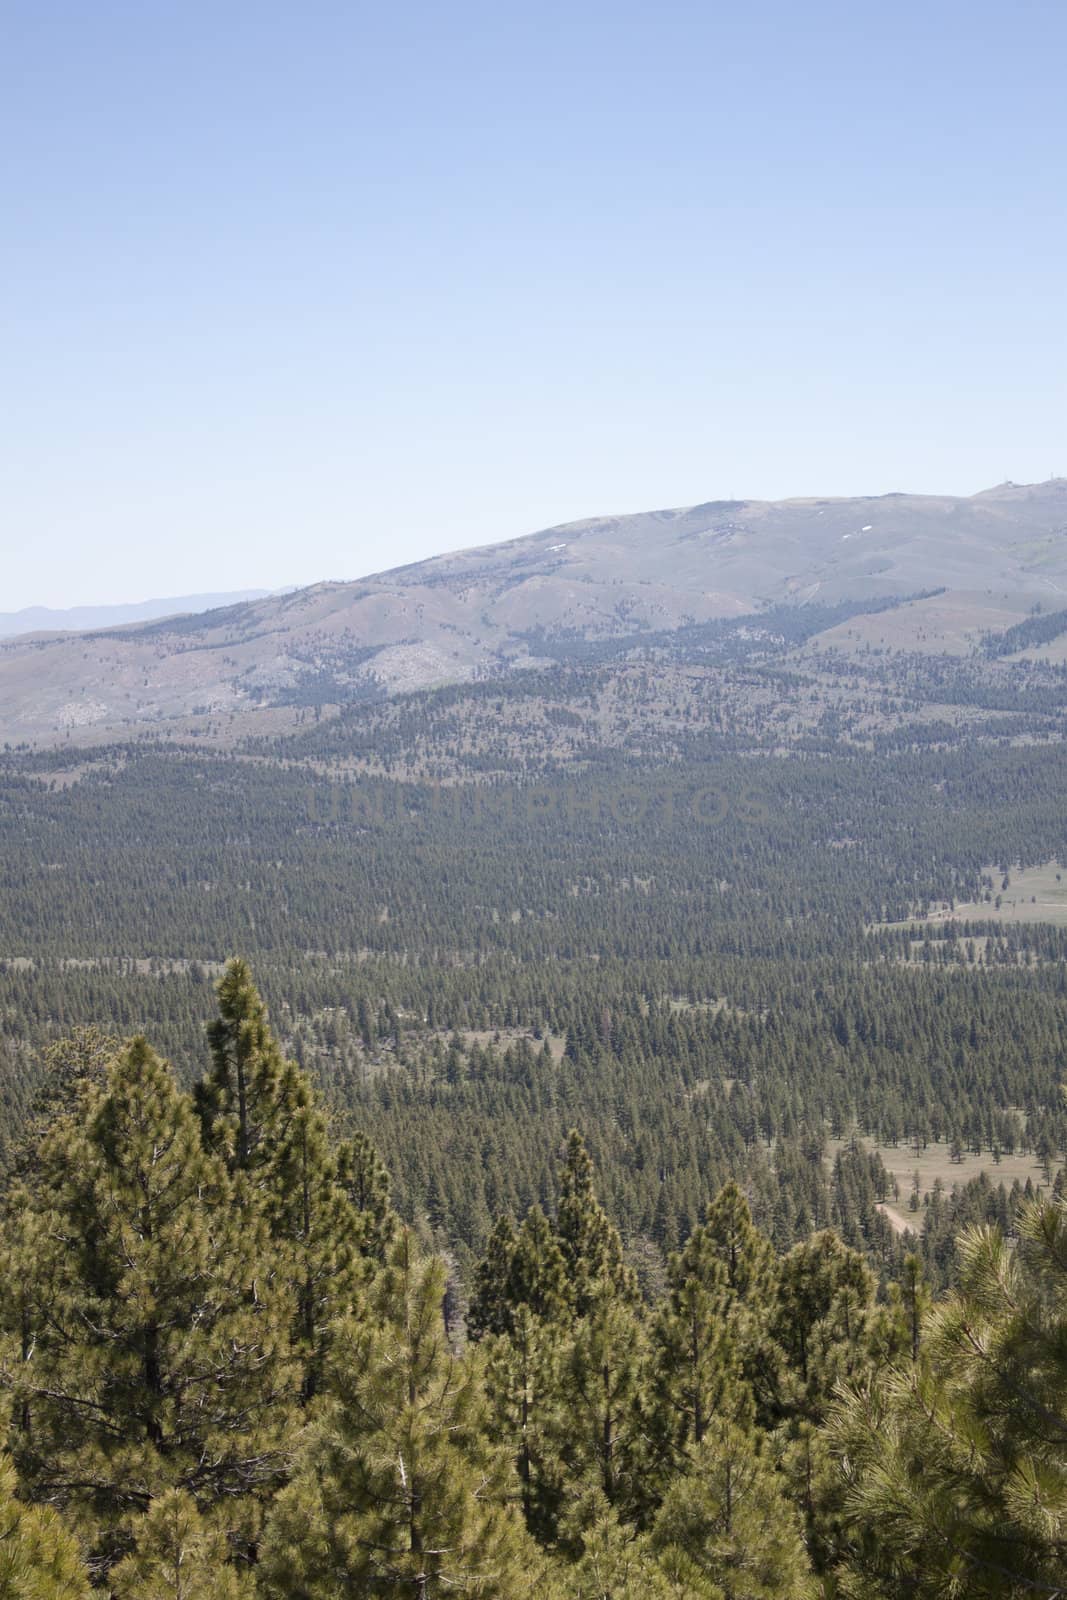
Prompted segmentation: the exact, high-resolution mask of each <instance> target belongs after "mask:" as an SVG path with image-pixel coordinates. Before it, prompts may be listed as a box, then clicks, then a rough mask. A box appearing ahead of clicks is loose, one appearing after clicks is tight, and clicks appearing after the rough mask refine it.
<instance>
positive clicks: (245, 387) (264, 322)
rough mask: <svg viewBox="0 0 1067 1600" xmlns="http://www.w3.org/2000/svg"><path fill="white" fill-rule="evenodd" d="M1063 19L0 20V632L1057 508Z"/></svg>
mask: <svg viewBox="0 0 1067 1600" xmlns="http://www.w3.org/2000/svg"><path fill="white" fill-rule="evenodd" d="M1065 57H1067V5H1064V3H1063V0H1046V3H1039V4H1033V3H1027V0H1013V3H1012V4H1010V5H1009V4H1006V3H1005V0H994V3H990V0H967V3H956V0H924V3H916V0H896V3H887V0H879V3H877V4H875V3H870V0H852V3H850V4H836V3H832V4H831V3H824V0H807V3H805V4H798V3H797V0H774V3H762V4H761V3H759V0H755V3H753V0H730V3H728V4H724V3H720V0H703V3H685V0H661V3H659V4H652V3H647V4H635V3H632V0H613V3H610V4H609V3H600V0H569V3H557V0H536V3H529V4H518V3H511V0H493V3H486V4H469V3H467V0H449V3H447V4H445V3H443V0H440V3H436V4H430V3H426V0H416V3H409V4H405V3H403V0H393V3H392V4H389V3H380V0H377V3H374V4H365V3H363V0H344V3H342V0H336V3H325V0H281V3H279V0H210V3H208V0H127V3H117V0H0V289H2V292H0V519H2V520H0V551H2V559H0V610H11V609H14V608H15V607H17V606H21V605H26V604H30V603H33V602H40V603H44V604H53V605H68V604H74V603H79V602H101V601H122V600H135V599H141V598H144V597H146V596H149V595H160V594H162V595H168V594H180V593H184V592H189V591H194V590H202V589H209V588H210V589H230V588H239V587H247V586H253V585H261V586H264V587H273V586H277V585H282V584H287V583H304V582H312V581H314V580H316V579H319V578H344V577H356V576H359V575H360V574H362V573H366V572H369V571H374V570H377V569H380V568H382V567H386V566H390V565H395V564H396V563H398V562H400V561H405V560H412V559H415V558H418V557H420V556H423V555H429V554H432V553H434V552H437V551H441V550H446V549H451V548H455V547H457V546H461V545H467V544H477V543H484V542H486V541H489V540H492V539H498V538H508V537H511V536H513V535H516V534H519V533H524V532H528V531H531V530H533V529H535V528H538V527H543V526H547V525H549V524H551V523H554V522H557V521H562V520H566V519H570V518H574V517H580V516H586V515H591V514H593V513H597V512H609V511H632V510H639V509H647V508H649V507H652V506H663V505H679V504H685V503H688V502H692V501H696V500H706V499H713V498H721V497H726V496H730V497H747V496H759V497H778V496H784V495H789V494H805V493H828V494H829V493H864V492H870V493H880V492H884V491H887V490H891V489H912V490H944V491H948V492H954V493H971V492H974V491H976V490H978V489H980V488H983V487H986V486H988V485H990V484H992V483H995V482H998V481H1001V480H1003V479H1004V478H1013V479H1015V480H1017V481H1027V480H1030V479H1036V478H1044V477H1047V476H1049V475H1050V474H1052V473H1054V472H1058V473H1063V472H1067V430H1065V421H1067V309H1065V306H1067V296H1065V289H1067V208H1065V205H1064V184H1065V166H1067V161H1065V158H1067V101H1065V95H1064V60H1065Z"/></svg>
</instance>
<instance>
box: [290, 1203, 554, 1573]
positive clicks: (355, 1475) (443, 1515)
mask: <svg viewBox="0 0 1067 1600" xmlns="http://www.w3.org/2000/svg"><path fill="white" fill-rule="evenodd" d="M443 1292H444V1277H443V1273H442V1268H441V1265H440V1263H439V1262H438V1261H435V1260H432V1259H431V1260H419V1259H417V1258H416V1256H415V1254H414V1247H413V1243H412V1239H411V1236H410V1234H409V1233H407V1232H405V1233H403V1234H402V1235H401V1236H400V1237H399V1239H398V1241H397V1243H396V1244H395V1245H394V1247H393V1250H392V1252H391V1254H390V1257H389V1262H388V1265H387V1266H386V1268H385V1269H384V1271H383V1272H382V1273H380V1274H379V1277H378V1279H377V1280H376V1282H375V1284H374V1286H373V1288H372V1291H371V1295H370V1299H369V1303H368V1308H367V1314H366V1315H365V1316H364V1317H362V1318H359V1319H356V1318H351V1317H350V1318H348V1319H346V1320H345V1321H343V1322H342V1324H341V1325H340V1326H339V1328H338V1331H337V1337H336V1340H335V1342H334V1344H333V1346H332V1348H331V1351H330V1354H329V1358H328V1363H327V1393H328V1397H329V1398H328V1403H327V1406H326V1409H325V1410H324V1412H323V1414H322V1416H321V1417H320V1418H319V1420H318V1421H317V1422H315V1423H313V1424H312V1425H311V1427H310V1429H309V1433H308V1438H307V1443H306V1445H305V1447H304V1450H303V1454H302V1459H301V1461H300V1463H299V1465H298V1468H297V1471H296V1474H295V1478H294V1481H293V1483H292V1484H291V1485H290V1487H289V1488H287V1489H286V1490H284V1491H283V1492H282V1493H281V1495H280V1496H279V1497H278V1500H277V1502H276V1505H275V1510H274V1515H273V1518H272V1520H271V1524H270V1528H269V1532H268V1538H267V1541H266V1546H265V1549H264V1553H263V1562H262V1571H263V1578H264V1583H265V1586H266V1589H267V1592H268V1594H271V1595H275V1596H278V1597H279V1600H289V1597H291V1596H293V1595H295V1594H299V1595H300V1596H302V1597H303V1600H336V1597H337V1596H338V1595H340V1594H348V1593H359V1594H366V1595H368V1596H369V1595H375V1596H383V1597H384V1596H389V1595H396V1596H402V1595H410V1596H412V1597H414V1600H435V1597H438V1596H446V1595H451V1594H461V1595H471V1596H483V1597H485V1600H505V1597H507V1596H510V1595H512V1594H517V1593H522V1592H524V1584H525V1578H524V1566H525V1562H526V1561H527V1559H528V1555H529V1552H528V1550H527V1547H526V1536H525V1534H524V1532H523V1531H522V1527H521V1523H520V1522H519V1521H518V1520H517V1518H516V1517H515V1515H514V1513H513V1512H512V1511H511V1509H510V1508H509V1507H508V1506H507V1505H506V1503H505V1502H506V1497H507V1488H508V1475H507V1473H506V1471H505V1470H504V1467H503V1463H502V1461H501V1460H500V1458H499V1457H498V1456H497V1453H496V1451H495V1449H494V1447H493V1446H492V1445H491V1444H490V1443H489V1442H488V1440H487V1437H486V1429H485V1416H484V1409H483V1402H482V1398H481V1380H480V1375H479V1374H478V1372H477V1371H476V1369H475V1367H474V1366H473V1365H472V1364H471V1363H470V1362H468V1361H465V1360H463V1359H461V1358H459V1357H457V1356H456V1355H455V1354H453V1352H452V1351H451V1350H450V1349H449V1347H448V1342H447V1339H446V1334H445V1327H444V1321H443V1317H442V1312H441V1302H442V1296H443Z"/></svg>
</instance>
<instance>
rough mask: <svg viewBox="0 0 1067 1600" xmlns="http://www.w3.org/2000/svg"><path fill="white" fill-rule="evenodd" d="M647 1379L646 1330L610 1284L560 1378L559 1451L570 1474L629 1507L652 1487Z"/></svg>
mask: <svg viewBox="0 0 1067 1600" xmlns="http://www.w3.org/2000/svg"><path fill="white" fill-rule="evenodd" d="M646 1378H647V1352H646V1340H645V1336H644V1330H643V1328H642V1326H641V1323H640V1320H639V1319H638V1317H637V1315H636V1314H635V1312H634V1311H633V1310H632V1309H631V1307H630V1306H629V1305H628V1304H627V1303H626V1302H625V1301H624V1300H620V1299H618V1298H617V1297H616V1296H615V1294H614V1293H613V1291H612V1290H611V1289H610V1288H605V1289H604V1290H603V1292H602V1293H601V1295H600V1297H599V1298H598V1299H597V1301H596V1302H595V1303H594V1304H593V1305H592V1306H591V1307H590V1308H589V1311H588V1314H587V1315H586V1316H585V1317H583V1318H581V1320H580V1321H578V1322H577V1323H576V1325H575V1328H574V1333H573V1335H572V1337H571V1340H570V1342H569V1345H568V1347H567V1350H566V1354H565V1358H564V1362H563V1368H562V1372H561V1381H560V1398H561V1402H562V1403H561V1407H560V1410H559V1413H558V1418H557V1426H558V1428H559V1451H560V1455H561V1458H562V1460H563V1461H564V1463H565V1465H566V1467H567V1470H568V1473H569V1475H570V1477H571V1479H572V1480H573V1481H575V1482H578V1483H581V1484H584V1485H585V1486H586V1487H587V1488H590V1489H597V1490H599V1491H600V1492H601V1493H602V1494H603V1495H604V1498H605V1499H606V1500H607V1502H608V1504H609V1505H611V1506H613V1507H615V1508H616V1509H617V1510H619V1511H621V1512H624V1511H629V1510H630V1509H631V1508H634V1507H637V1506H639V1505H641V1504H642V1503H643V1502H644V1500H645V1499H646V1496H647V1492H648V1488H649V1485H648V1483H647V1482H646V1481H645V1479H644V1477H643V1472H642V1469H643V1468H644V1466H645V1465H646V1459H647V1447H646V1434H647V1430H646V1425H645V1418H644V1414H643V1409H642V1408H643V1402H644V1399H645V1386H646Z"/></svg>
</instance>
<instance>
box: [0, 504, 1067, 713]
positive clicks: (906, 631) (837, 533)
mask: <svg viewBox="0 0 1067 1600" xmlns="http://www.w3.org/2000/svg"><path fill="white" fill-rule="evenodd" d="M934 591H937V593H936V594H935V593H934ZM919 593H922V594H923V595H924V596H926V598H925V599H921V600H914V601H912V602H910V603H909V604H908V605H901V606H897V607H896V608H895V609H890V610H886V609H885V606H886V603H887V602H893V601H894V600H896V599H900V598H901V597H905V596H914V595H917V594H919ZM1065 597H1067V479H1053V480H1050V481H1049V482H1047V483H1042V484H1034V485H1018V484H1010V483H1006V484H1001V485H999V486H998V487H996V488H994V489H989V490H987V491H985V492H984V493H982V494H977V495H974V496H971V497H969V498H960V497H952V496H948V495H910V494H889V495H881V496H875V497H864V498H858V499H829V498H828V499H818V498H816V499H803V500H784V501H777V502H767V501H755V500H715V501H709V502H707V503H705V504H702V505H697V506H688V507H685V508H682V509H676V510H667V511H651V512H643V513H639V514H637V515H630V516H608V517H598V518H592V519H589V520H587V521H583V522H575V523H569V524H566V525H564V526H561V527H556V528H550V529H547V530H545V531H543V532H540V533H534V534H530V535H527V536H526V537H524V538H520V539H514V540H510V541H508V542H506V543H502V544H494V545H487V546H484V547H481V548H478V549H470V550H463V551H459V552H457V553H455V554H453V555H446V556H439V557H435V558H434V559H432V560H429V561H422V562H419V563H417V564H414V565H411V566H406V567H399V568H396V569H395V570H393V571H391V572H385V573H380V574H378V575H376V576H373V577H368V578H362V579H359V580H357V581H354V582H346V583H320V584H315V585H313V586H312V587H310V588H306V589H298V590H295V591H292V592H290V593H288V594H284V595H273V596H268V597H266V598H260V599H252V600H248V601H245V602H243V603H237V604H229V605H226V606H224V607H223V608H221V609H216V610H212V611H207V612H205V613H204V614H202V615H192V616H183V617H180V618H178V619H176V620H157V621H150V622H147V623H142V624H140V625H137V626H132V627H130V626H127V627H124V628H123V629H121V630H120V631H107V630H101V629H100V627H99V625H97V627H96V630H95V631H90V632H82V633H80V634H78V635H77V636H75V637H73V638H72V637H70V636H66V637H58V638H40V637H38V638H31V639H19V640H14V641H8V642H5V643H4V644H0V707H2V708H3V710H2V711H0V738H3V739H5V740H10V741H13V742H18V741H22V740H26V739H31V740H32V739H47V740H53V739H56V738H66V737H68V736H69V737H70V738H71V739H73V740H78V739H82V740H84V739H85V738H87V737H91V738H93V739H98V738H101V737H114V736H119V737H130V736H133V735H136V734H138V733H140V732H143V731H146V730H151V729H156V730H161V729H164V728H169V729H170V730H172V731H175V732H180V731H182V730H183V728H187V727H188V726H189V719H190V718H192V719H194V720H195V719H199V722H200V723H201V724H203V723H204V721H205V719H206V720H208V721H211V722H212V723H213V724H214V725H215V726H216V728H217V729H218V728H220V727H222V728H226V727H228V728H229V729H230V730H231V731H232V732H233V733H234V735H235V736H236V735H238V734H240V733H241V732H242V731H245V730H251V729H253V728H261V729H262V728H270V727H285V726H287V725H289V724H291V722H292V720H293V715H294V710H293V708H295V707H300V706H308V705H318V706H330V705H333V704H337V703H339V702H344V701H350V700H359V699H371V698H375V697H381V696H383V695H387V694H391V693H395V692H398V691H403V690H411V689H422V688H427V687H431V686H433V685H436V684H445V683H451V682H463V681H471V680H475V679H486V678H493V677H499V676H502V675H505V674H508V673H510V672H513V671H516V670H521V669H525V668H530V667H535V666H541V665H547V664H550V663H553V662H556V661H559V660H565V659H573V656H574V652H575V650H576V649H581V650H588V649H591V648H603V647H604V646H605V645H610V644H612V642H614V643H615V645H616V646H617V647H618V648H619V649H623V648H626V647H627V643H628V642H631V643H633V644H635V645H640V643H641V641H642V640H646V641H652V640H656V641H659V642H660V643H662V641H663V640H664V638H665V637H666V638H668V640H669V636H671V635H672V634H675V633H677V634H679V637H683V636H684V637H689V633H690V632H691V630H692V629H694V628H701V627H703V626H707V625H711V624H716V623H722V622H725V621H729V620H730V619H740V618H747V619H750V621H751V619H753V618H754V617H756V616H757V614H764V613H771V612H774V611H779V612H780V610H781V608H782V607H783V606H790V607H792V606H806V605H811V606H813V607H815V608H823V607H828V608H832V607H834V606H842V605H847V604H848V603H857V602H860V601H874V602H877V603H878V604H879V605H880V606H881V607H882V608H883V609H882V610H881V611H879V612H878V614H877V616H876V618H874V619H873V620H872V622H871V623H870V625H869V626H868V625H867V624H864V625H863V626H860V627H857V626H856V625H855V624H849V625H848V626H847V627H845V628H842V627H841V626H840V625H839V624H835V630H836V632H837V633H838V634H839V635H840V640H841V642H842V644H843V643H844V640H845V639H846V637H847V639H848V640H849V641H850V645H849V647H851V648H857V647H858V648H863V647H864V645H865V644H878V645H880V646H881V647H884V648H892V649H909V650H910V649H919V650H925V651H933V652H939V651H942V650H947V651H951V652H954V653H957V654H958V653H960V652H961V651H963V652H965V651H967V650H970V649H972V648H974V647H975V646H976V645H977V643H978V642H979V640H980V639H981V638H982V636H983V635H986V634H988V633H990V632H1001V631H1003V630H1005V629H1007V628H1009V627H1011V626H1013V625H1014V624H1016V623H1018V622H1020V621H1021V620H1023V619H1024V618H1025V617H1026V616H1027V615H1028V614H1029V613H1030V612H1031V611H1032V610H1033V609H1034V608H1035V606H1038V605H1040V606H1042V607H1044V608H1045V609H1047V610H1059V609H1062V608H1063V607H1064V606H1065V605H1067V598H1065ZM168 604H169V605H171V606H174V605H181V606H183V607H184V608H185V609H186V610H189V609H191V602H188V601H185V602H169V603H168ZM828 625H829V624H826V626H828ZM686 630H689V632H686ZM816 643H817V641H816Z"/></svg>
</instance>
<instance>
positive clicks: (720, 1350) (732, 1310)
mask: <svg viewBox="0 0 1067 1600" xmlns="http://www.w3.org/2000/svg"><path fill="white" fill-rule="evenodd" d="M667 1277H668V1288H667V1295H666V1297H665V1299H664V1300H663V1302H662V1303H661V1305H660V1307H659V1310H658V1312H657V1314H656V1317H655V1320H654V1322H653V1326H652V1370H653V1397H652V1417H653V1431H654V1437H655V1439H656V1442H657V1446H658V1451H659V1454H660V1458H661V1471H666V1472H668V1473H673V1472H674V1471H675V1470H677V1467H678V1464H679V1461H680V1460H682V1459H684V1457H685V1454H686V1452H687V1450H688V1447H689V1446H690V1445H698V1444H700V1442H701V1441H702V1439H703V1438H704V1434H705V1433H706V1431H707V1429H708V1425H709V1424H710V1422H711V1420H712V1418H713V1417H714V1416H716V1415H726V1416H729V1417H731V1418H732V1419H733V1420H735V1421H741V1420H751V1417H750V1413H751V1410H752V1401H751V1393H750V1391H749V1389H748V1387H747V1385H746V1384H745V1383H744V1379H743V1376H742V1372H741V1363H740V1357H739V1354H738V1349H737V1340H736V1334H735V1329H736V1323H737V1307H736V1304H735V1302H734V1297H733V1294H732V1291H731V1288H730V1284H729V1279H728V1276H727V1270H726V1267H725V1265H724V1264H723V1262H722V1260H721V1259H720V1257H719V1255H718V1253H717V1251H716V1249H715V1244H714V1240H713V1238H712V1236H711V1234H710V1233H709V1231H708V1229H707V1227H706V1226H703V1227H700V1228H697V1229H696V1230H695V1231H694V1232H693V1233H692V1234H691V1235H690V1236H689V1239H688V1240H687V1241H686V1245H685V1249H684V1250H682V1251H681V1252H680V1253H679V1254H677V1255H673V1256H672V1257H671V1259H670V1263H669V1265H668V1271H667Z"/></svg>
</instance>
